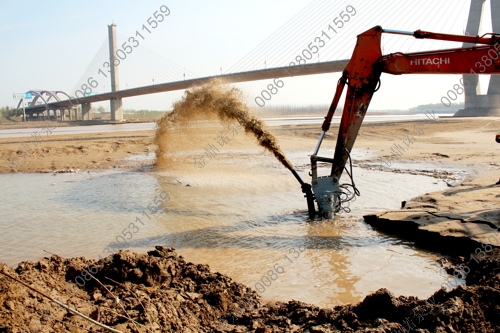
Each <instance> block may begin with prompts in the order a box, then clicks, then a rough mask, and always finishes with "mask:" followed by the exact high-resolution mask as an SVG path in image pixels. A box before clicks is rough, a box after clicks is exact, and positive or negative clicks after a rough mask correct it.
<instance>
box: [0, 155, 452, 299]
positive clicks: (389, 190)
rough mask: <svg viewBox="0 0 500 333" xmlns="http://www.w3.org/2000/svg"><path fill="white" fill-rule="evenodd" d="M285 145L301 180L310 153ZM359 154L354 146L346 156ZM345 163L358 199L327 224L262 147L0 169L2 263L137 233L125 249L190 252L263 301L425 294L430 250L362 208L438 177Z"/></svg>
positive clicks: (429, 289) (97, 251)
mask: <svg viewBox="0 0 500 333" xmlns="http://www.w3.org/2000/svg"><path fill="white" fill-rule="evenodd" d="M286 153H287V156H288V157H289V159H290V160H291V162H292V163H293V164H294V165H296V166H297V168H298V170H303V171H302V172H301V176H302V177H303V178H304V179H308V176H307V175H306V172H307V171H308V170H307V168H301V167H302V166H304V165H306V164H307V155H308V153H310V152H308V151H286ZM329 154H331V152H328V151H326V152H325V156H327V155H329ZM363 155H366V152H363V151H357V150H354V153H353V157H354V158H355V159H356V156H363ZM421 167H422V168H425V166H421ZM354 169H355V170H354V173H355V177H356V184H357V186H358V187H359V189H360V191H361V197H359V198H358V199H357V200H356V202H354V203H352V204H351V208H352V209H353V211H352V214H350V215H345V214H344V215H345V216H338V217H337V218H336V219H335V220H334V221H332V222H331V223H320V222H315V223H311V222H307V221H306V215H307V213H306V210H305V208H306V203H305V199H304V198H303V194H302V193H301V191H300V186H299V184H298V183H297V182H296V180H295V179H294V178H293V177H292V176H291V175H290V174H289V171H288V170H286V169H285V168H283V167H282V166H280V165H279V164H278V163H277V162H276V160H275V159H274V158H273V157H272V156H270V154H269V153H265V154H263V152H262V148H255V149H227V150H224V151H223V152H222V151H221V153H220V154H219V155H218V156H217V158H216V159H214V160H213V161H211V162H210V164H208V165H206V166H205V167H204V168H194V167H193V166H186V165H183V166H179V167H178V168H172V169H169V170H167V171H161V172H160V171H150V172H118V171H115V172H109V171H106V172H96V173H91V174H88V173H87V174H59V175H57V176H52V175H50V174H13V175H0V182H1V184H2V187H1V188H0V195H1V197H2V198H3V200H2V201H1V202H0V228H1V230H2V232H1V237H0V261H2V262H7V263H8V264H10V265H12V266H14V265H16V264H17V263H18V262H19V261H21V260H28V259H29V260H37V259H39V258H40V257H42V256H44V255H45V253H44V252H43V250H47V251H50V252H53V253H57V254H59V255H61V256H65V257H70V256H86V257H91V258H97V257H98V255H105V254H106V253H107V252H108V251H110V250H109V249H110V248H111V247H112V246H116V247H118V246H117V245H114V244H113V243H115V242H116V241H117V240H118V241H120V242H123V240H122V238H121V237H120V235H122V234H123V235H124V237H126V238H129V234H128V233H127V232H129V231H130V232H132V231H135V233H133V234H132V237H131V239H129V240H128V241H127V243H126V244H124V245H123V247H124V248H129V249H133V250H137V251H146V250H148V249H150V248H151V247H152V246H154V245H156V244H162V245H168V246H172V247H175V248H177V249H178V251H179V252H180V253H181V254H182V255H183V256H184V257H185V258H186V259H187V260H189V261H193V262H196V263H206V264H209V265H210V266H211V267H212V269H213V270H216V271H219V272H221V273H224V274H228V275H229V276H231V277H232V278H233V279H234V280H236V281H238V282H242V283H244V284H246V285H248V286H251V287H253V288H256V287H257V288H258V289H259V290H261V291H262V296H263V297H264V299H265V300H278V299H279V300H291V299H296V300H301V301H305V302H311V303H315V304H317V305H320V306H330V305H335V304H340V303H347V302H356V301H358V300H360V299H362V298H363V297H364V296H365V295H366V294H368V293H370V292H372V291H374V290H376V289H378V288H381V287H386V288H388V289H390V290H391V291H392V292H394V293H395V294H396V295H400V294H402V295H416V296H419V297H427V296H429V295H431V294H432V293H433V292H434V291H435V290H437V289H438V288H440V285H441V283H442V282H443V278H442V277H441V276H440V274H439V269H438V267H437V266H436V265H435V264H434V259H435V256H434V255H433V254H430V253H426V252H423V251H420V250H417V249H416V248H415V247H414V246H413V245H412V244H411V243H410V242H405V241H401V240H399V239H396V238H392V237H388V236H385V235H382V234H380V233H378V232H376V231H374V230H373V229H372V228H371V227H370V226H368V225H366V224H365V223H363V222H362V221H361V216H362V215H363V214H366V213H370V212H374V211H379V210H382V209H397V208H398V207H399V205H400V201H401V200H406V199H409V198H411V197H414V196H416V195H418V194H422V193H425V192H429V191H435V190H439V189H443V188H444V187H445V186H446V185H445V184H444V183H443V182H442V181H437V180H436V179H433V178H430V177H424V176H414V175H405V174H393V173H385V172H380V171H375V170H366V169H360V168H356V167H355V168H354ZM322 172H323V171H322ZM325 172H326V170H325ZM155 191H156V192H155ZM160 191H165V192H166V193H168V194H169V196H170V200H169V201H168V202H167V205H166V208H165V209H164V210H161V211H159V212H157V213H156V214H152V213H151V212H150V211H149V212H148V211H147V209H148V208H147V207H148V205H150V204H152V205H153V206H154V205H155V204H154V203H153V200H154V199H155V197H156V194H158V193H160ZM382 193H384V195H382ZM150 207H151V208H152V206H150ZM144 212H146V214H148V215H149V217H150V218H148V217H147V216H146V215H145V214H144ZM132 223H133V224H132ZM141 223H143V224H144V225H142V224H141ZM273 270H274V272H273ZM277 272H280V273H279V274H278V273H277ZM264 276H269V280H268V279H267V278H265V277H264Z"/></svg>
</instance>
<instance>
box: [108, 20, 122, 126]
mask: <svg viewBox="0 0 500 333" xmlns="http://www.w3.org/2000/svg"><path fill="white" fill-rule="evenodd" d="M108 38H109V63H110V66H109V67H110V72H111V91H112V92H114V91H118V90H120V80H119V75H118V65H117V64H116V63H115V59H116V57H117V56H116V51H117V41H116V24H114V23H113V24H111V25H108ZM118 61H120V60H118ZM109 106H110V111H111V120H112V121H123V108H122V99H121V98H111V100H110V101H109Z"/></svg>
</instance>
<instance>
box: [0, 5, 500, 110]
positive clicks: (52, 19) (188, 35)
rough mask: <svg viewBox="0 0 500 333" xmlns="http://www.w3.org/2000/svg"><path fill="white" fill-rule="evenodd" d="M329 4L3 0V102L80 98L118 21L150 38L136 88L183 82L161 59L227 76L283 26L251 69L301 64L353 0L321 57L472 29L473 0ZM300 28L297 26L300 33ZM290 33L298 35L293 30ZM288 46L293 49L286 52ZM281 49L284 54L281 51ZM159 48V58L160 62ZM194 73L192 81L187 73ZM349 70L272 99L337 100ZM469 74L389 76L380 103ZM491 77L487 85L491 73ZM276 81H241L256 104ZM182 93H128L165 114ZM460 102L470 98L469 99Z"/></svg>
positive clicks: (423, 98)
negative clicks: (372, 43)
mask: <svg viewBox="0 0 500 333" xmlns="http://www.w3.org/2000/svg"><path fill="white" fill-rule="evenodd" d="M324 2H325V1H321V0H315V1H313V3H312V4H311V1H299V0H287V1H285V0H272V1H270V0H252V1H247V0H238V1H235V0H232V1H230V0H212V1H202V0H184V1H181V0H162V1H157V0H151V1H147V2H146V1H123V0H121V1H115V0H107V1H95V0H87V1H80V2H75V1H57V0H52V1H22V0H21V1H20V0H15V1H14V0H0V50H1V54H0V58H1V61H0V73H1V79H0V105H10V106H13V105H15V104H16V102H15V101H14V100H13V99H12V93H14V92H24V91H27V90H29V89H48V90H63V91H66V92H68V93H71V94H73V93H74V89H75V87H76V86H77V85H81V84H82V83H83V82H85V80H86V79H87V78H88V77H89V76H94V77H95V75H97V70H98V69H99V68H102V67H99V66H102V64H103V62H105V61H106V58H107V57H109V56H107V55H106V50H105V48H104V49H103V48H101V47H102V45H103V43H104V42H105V40H106V38H107V25H109V24H111V23H112V22H114V23H115V24H116V25H117V29H118V33H119V34H120V35H121V36H122V37H125V39H124V40H123V41H126V40H127V38H129V37H131V36H136V38H140V37H138V36H137V35H136V33H137V32H139V33H140V34H141V35H143V37H145V39H144V40H140V43H139V46H137V48H135V49H133V52H132V53H130V54H129V55H128V56H127V59H126V60H124V61H123V65H120V73H121V74H120V75H121V80H120V84H121V88H126V87H129V88H130V87H133V86H138V85H143V84H150V83H152V80H153V79H155V76H156V79H155V83H159V82H161V81H162V77H168V75H171V76H170V78H177V79H179V80H182V77H179V76H180V74H179V73H178V72H175V71H172V72H169V73H166V72H168V71H169V70H168V69H166V68H164V67H163V66H162V65H159V64H160V63H158V65H157V62H155V61H156V60H155V59H157V58H159V57H162V58H164V59H166V60H168V61H170V62H171V63H173V64H176V65H178V66H179V67H178V68H182V70H181V72H182V71H183V70H184V68H185V70H186V71H189V72H192V73H195V74H196V75H198V76H200V77H202V76H210V75H217V74H220V67H221V65H222V69H223V72H225V71H226V70H227V69H229V68H230V67H231V66H233V65H235V64H237V63H238V61H240V60H241V59H243V58H245V56H247V55H248V54H249V53H250V52H251V51H252V50H253V49H254V48H256V47H258V46H259V45H261V43H262V42H264V41H265V40H266V38H268V37H269V36H271V35H272V34H273V33H275V32H277V31H278V32H279V31H281V32H282V35H283V37H282V38H281V37H280V38H281V39H280V42H277V41H275V42H272V43H268V45H267V46H266V48H265V51H263V52H265V56H264V58H266V59H262V58H263V57H262V56H256V57H255V59H250V60H249V61H250V62H251V64H252V65H251V66H252V67H253V68H263V67H264V61H266V62H267V64H272V63H273V61H274V62H277V61H278V60H277V59H278V58H276V54H279V56H280V57H281V58H283V57H284V58H286V59H290V60H289V61H293V59H294V58H295V56H296V55H297V54H300V52H301V51H302V50H303V49H304V48H307V45H308V43H309V42H312V41H313V40H314V38H315V37H316V36H319V35H321V33H322V31H327V30H326V28H327V27H328V24H333V23H332V22H333V19H334V18H335V13H337V14H338V13H340V12H341V11H342V10H344V11H345V8H346V7H347V6H348V5H352V6H353V7H355V9H356V15H355V16H352V17H351V20H350V22H347V23H346V24H345V26H344V27H343V28H342V29H341V30H340V31H339V32H338V35H337V36H336V37H335V39H333V40H332V41H331V42H329V44H328V45H327V46H325V47H324V49H323V50H321V51H320V55H321V54H323V55H324V57H323V58H320V61H326V60H337V59H345V58H348V57H349V56H350V54H351V53H352V48H353V46H354V43H355V36H356V35H357V34H359V33H361V32H363V31H365V30H367V29H369V28H371V27H373V26H375V25H377V24H380V25H382V26H383V27H385V28H390V29H400V30H411V31H413V30H417V29H423V30H430V31H438V32H447V33H457V34H462V33H463V32H464V29H465V24H466V20H467V14H468V9H469V6H470V0H440V1H430V0H420V1H414V0H409V1H401V0H388V1H372V0H370V1H369V0H350V1H335V2H331V3H332V4H333V5H332V6H333V7H332V8H330V9H329V10H331V11H332V14H331V16H330V14H328V15H327V16H330V17H329V18H327V17H325V16H324V15H323V16H321V14H322V13H326V10H322V9H321V8H320V7H321V6H320V5H321V4H322V3H324ZM315 4H317V5H318V6H317V7H318V9H317V10H316V12H314V13H313V14H311V15H309V16H308V17H302V16H301V14H302V13H303V12H305V10H304V8H306V7H307V6H308V5H309V7H308V8H313V7H314V6H315ZM162 5H165V6H167V7H168V8H169V9H170V15H169V16H167V17H166V18H165V19H164V21H163V22H161V23H159V24H158V26H157V27H156V28H155V29H152V27H151V26H149V25H148V24H147V23H146V21H147V20H148V18H149V17H151V16H153V13H154V12H155V11H157V10H159V9H160V7H161V6H162ZM311 6H312V7H311ZM485 9H486V11H485V16H484V19H483V25H484V27H483V29H482V33H484V32H489V30H490V29H491V23H490V18H489V1H486V4H485ZM143 24H144V25H146V27H149V30H150V31H151V32H150V33H148V32H147V31H146V30H144V29H143V28H142V27H143ZM316 26H317V27H318V28H316ZM311 27H312V28H311ZM321 27H324V28H325V29H323V28H321ZM308 28H311V29H312V30H311V29H309V30H311V32H309V30H308ZM280 29H281V30H280ZM293 29H296V30H295V32H293V31H294V30H293ZM315 29H317V30H315ZM322 29H323V30H322ZM288 30H289V31H290V33H288V34H286V33H283V31H285V32H286V31H288ZM280 36H281V35H280ZM122 37H121V39H123V38H122ZM383 42H384V48H383V50H384V52H385V53H388V52H397V51H402V52H407V51H409V50H426V49H427V50H431V49H436V48H442V47H445V46H446V47H460V46H461V44H460V43H450V44H443V43H441V42H428V41H419V40H415V39H414V38H412V37H400V36H391V37H387V38H385V37H384V40H383ZM280 43H281V44H280ZM285 45H288V46H293V47H289V48H285ZM295 45H296V47H295ZM290 48H292V50H291V51H289V49H290ZM285 49H286V51H285ZM99 50H101V52H100V53H99ZM103 50H104V51H103ZM281 50H283V53H279V52H280V51H281ZM339 50H340V51H339ZM152 52H154V53H155V54H156V56H155V57H157V58H154V59H153V58H152V57H153V56H152V55H151V54H152ZM96 54H97V56H96ZM273 57H274V58H273ZM328 57H331V58H328ZM247 58H248V57H247ZM281 58H280V59H281ZM312 61H317V59H316V58H313V59H312V60H311V61H310V62H312ZM286 62H288V60H287V61H286ZM91 64H92V66H90V65H91ZM96 64H97V65H96ZM283 65H286V63H285V64H283ZM89 66H90V67H89ZM248 69H250V68H247V70H248ZM163 74H164V76H162V75H163ZM167 74H168V75H167ZM186 76H187V77H188V75H187V74H186ZM339 76H340V73H332V74H324V75H315V76H308V77H301V78H298V77H295V78H284V79H283V81H284V83H285V87H284V88H282V89H280V91H279V92H278V93H277V94H276V95H274V96H273V98H272V100H271V101H269V102H267V103H268V104H269V105H277V104H311V103H312V104H321V103H330V101H331V99H332V97H333V92H334V89H335V84H336V82H337V80H338V78H339ZM459 78H460V77H459V76H457V75H440V76H436V75H434V76H430V75H405V76H398V77H395V76H391V75H388V74H383V76H382V87H381V89H380V90H379V91H378V92H377V93H376V94H375V97H374V99H373V102H372V104H371V108H372V109H399V108H409V107H413V106H416V105H418V104H425V103H440V99H441V97H442V96H443V95H444V94H446V91H447V90H448V89H451V88H452V86H453V85H454V84H455V83H457V82H458V80H459ZM82 79H83V80H84V81H81V80H82ZM150 80H151V81H150ZM484 80H486V81H485V82H487V80H488V77H486V78H484V79H483V81H484ZM271 81H272V80H263V81H257V82H252V83H244V84H238V85H237V86H238V87H240V88H241V89H243V91H244V92H245V94H246V96H247V97H248V103H249V104H252V103H254V98H255V97H256V96H258V94H260V92H261V91H262V90H263V89H265V88H266V86H267V85H268V84H269V83H271ZM99 83H100V86H99V88H98V89H97V90H98V91H100V92H102V91H105V90H109V83H107V84H108V86H107V87H106V81H105V80H104V79H103V80H101V81H99ZM483 86H484V85H483ZM182 93H183V92H181V91H180V92H170V93H161V94H154V95H149V96H148V97H135V98H127V99H124V100H123V104H124V107H125V108H135V109H140V108H147V109H157V110H164V109H168V108H170V106H171V105H172V103H173V102H174V101H175V100H176V99H178V98H179V97H180V96H181V95H182ZM459 101H463V96H461V98H460V99H459ZM99 105H104V106H107V105H108V103H98V104H96V105H95V106H99ZM325 113H326V110H325Z"/></svg>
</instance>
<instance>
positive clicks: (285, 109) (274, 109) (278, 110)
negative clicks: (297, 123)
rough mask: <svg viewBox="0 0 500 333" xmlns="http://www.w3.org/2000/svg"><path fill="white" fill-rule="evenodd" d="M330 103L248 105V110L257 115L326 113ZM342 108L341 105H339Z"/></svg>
mask: <svg viewBox="0 0 500 333" xmlns="http://www.w3.org/2000/svg"><path fill="white" fill-rule="evenodd" d="M329 108H330V105H326V104H316V105H314V104H313V105H291V104H285V105H271V106H264V107H250V111H252V112H253V113H255V114H258V115H268V114H273V115H299V114H320V115H326V113H327V112H328V109H329ZM339 109H340V110H341V109H342V106H339Z"/></svg>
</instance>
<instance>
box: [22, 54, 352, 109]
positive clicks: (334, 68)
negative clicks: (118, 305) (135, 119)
mask: <svg viewBox="0 0 500 333" xmlns="http://www.w3.org/2000/svg"><path fill="white" fill-rule="evenodd" d="M348 62H349V60H336V61H328V62H320V63H316V64H307V65H302V66H300V68H299V70H298V71H297V72H296V73H294V72H293V71H294V69H293V68H292V67H288V66H287V67H276V68H270V69H261V70H257V71H250V72H243V73H234V74H225V75H217V76H208V77H203V78H198V79H192V80H184V81H177V82H170V83H161V84H156V85H152V86H145V87H139V88H133V89H126V90H119V91H115V92H109V93H104V94H99V95H93V96H87V97H85V103H94V102H100V101H106V100H110V99H113V98H125V97H133V96H140V95H147V94H154V93H160V92H166V91H174V90H184V89H188V88H191V87H193V86H197V85H201V84H204V83H207V82H208V81H210V80H211V79H213V78H219V79H223V80H224V81H226V82H227V83H237V82H249V81H258V80H265V79H274V78H283V77H285V76H287V75H288V74H286V73H285V69H286V70H288V71H289V72H290V73H292V74H293V75H294V76H304V75H314V74H325V73H334V72H342V71H343V70H344V68H345V67H346V66H347V63H348ZM72 103H73V104H72ZM78 104H81V101H78V100H77V99H71V100H64V101H57V102H53V103H48V104H47V105H45V104H38V105H35V106H28V107H26V113H33V112H42V111H45V110H46V107H47V109H49V110H56V109H69V108H71V106H72V105H73V106H75V105H78Z"/></svg>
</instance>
